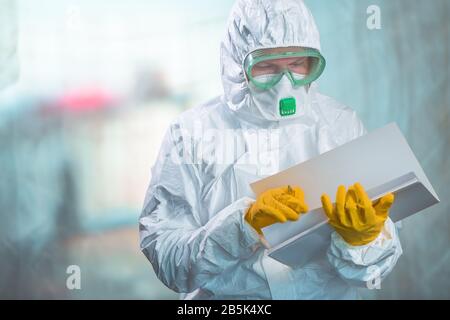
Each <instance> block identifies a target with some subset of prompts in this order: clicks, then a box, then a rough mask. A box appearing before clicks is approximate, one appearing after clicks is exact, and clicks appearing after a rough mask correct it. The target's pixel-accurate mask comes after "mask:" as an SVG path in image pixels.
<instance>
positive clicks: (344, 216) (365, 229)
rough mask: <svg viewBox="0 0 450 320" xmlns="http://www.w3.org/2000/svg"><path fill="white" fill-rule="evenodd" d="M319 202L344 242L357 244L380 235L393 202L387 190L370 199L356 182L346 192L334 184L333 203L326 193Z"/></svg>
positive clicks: (366, 242)
mask: <svg viewBox="0 0 450 320" xmlns="http://www.w3.org/2000/svg"><path fill="white" fill-rule="evenodd" d="M321 201H322V206H323V209H324V211H325V213H326V215H327V216H328V219H329V223H330V224H331V225H332V226H333V227H334V229H335V230H336V232H337V233H339V234H340V235H341V237H342V238H343V239H344V240H345V241H346V242H347V243H349V244H351V245H353V246H361V245H365V244H368V243H370V242H372V241H373V240H375V239H376V238H377V237H378V235H379V234H380V232H381V230H382V228H383V226H384V222H385V221H386V219H387V217H388V215H389V209H390V207H391V206H392V204H393V203H394V195H393V194H392V193H389V194H387V195H385V196H383V197H381V198H380V199H378V200H375V201H374V202H372V201H371V200H370V198H369V197H368V195H367V193H366V192H365V190H364V188H363V187H362V186H361V184H359V183H356V184H354V185H353V186H351V187H349V189H348V191H347V192H346V190H345V187H344V186H339V187H338V190H337V193H336V204H335V205H334V206H333V204H332V203H331V200H330V198H329V197H328V195H326V194H323V195H322V197H321Z"/></svg>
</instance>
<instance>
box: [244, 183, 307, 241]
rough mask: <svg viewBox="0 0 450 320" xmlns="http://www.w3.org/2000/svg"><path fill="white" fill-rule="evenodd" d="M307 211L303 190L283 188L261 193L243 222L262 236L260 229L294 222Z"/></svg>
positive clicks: (289, 187)
mask: <svg viewBox="0 0 450 320" xmlns="http://www.w3.org/2000/svg"><path fill="white" fill-rule="evenodd" d="M307 211H308V206H307V205H306V203H305V196H304V193H303V190H302V189H300V188H299V187H291V186H285V187H281V188H276V189H270V190H267V191H266V192H264V193H262V194H261V195H260V196H259V197H258V199H257V200H256V202H255V203H253V204H252V206H251V207H250V208H249V209H248V211H247V213H246V215H245V220H246V221H247V222H248V223H249V224H250V225H251V226H252V227H253V228H255V230H256V231H257V232H258V233H259V234H262V231H261V228H264V227H267V226H270V225H272V224H274V223H277V222H281V223H283V222H286V221H287V220H291V221H295V220H297V219H298V218H299V216H300V214H301V213H305V212H307Z"/></svg>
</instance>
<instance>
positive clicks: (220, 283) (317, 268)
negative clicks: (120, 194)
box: [140, 0, 402, 299]
mask: <svg viewBox="0 0 450 320" xmlns="http://www.w3.org/2000/svg"><path fill="white" fill-rule="evenodd" d="M287 46H304V47H312V48H316V49H320V44H319V34H318V31H317V28H316V26H315V23H314V20H313V18H312V15H311V13H310V12H309V10H308V9H307V8H306V7H305V5H304V4H303V2H302V1H299V0H278V1H274V0H239V1H237V3H236V4H235V6H234V7H233V9H232V12H231V16H230V20H229V23H228V30H227V33H226V36H225V39H224V41H223V42H222V45H221V64H222V65H221V67H222V68H221V70H222V80H223V86H224V95H223V96H222V97H218V98H215V99H213V100H211V101H209V102H207V103H206V104H204V105H201V106H199V107H196V108H193V109H191V110H189V111H187V112H185V113H183V114H181V115H180V116H179V117H178V118H177V119H176V120H175V121H174V122H173V123H172V125H171V126H170V128H169V129H168V131H167V133H166V136H165V138H164V141H163V143H162V147H161V150H160V153H159V156H158V159H157V161H156V164H155V165H154V167H153V168H152V178H151V182H150V185H149V188H148V191H147V194H146V197H145V202H144V206H143V210H142V214H141V217H140V238H141V250H142V251H143V253H144V254H145V255H146V257H147V258H148V259H149V261H150V262H151V263H152V265H153V268H154V270H155V272H156V275H157V276H158V278H159V279H160V280H161V281H162V282H163V283H164V284H165V285H166V286H168V287H169V288H171V289H173V290H175V291H176V292H180V293H183V297H184V298H186V299H271V298H273V299H352V298H357V297H358V295H357V290H356V288H357V287H366V285H367V283H371V282H372V283H373V282H377V281H378V280H380V281H381V280H382V279H384V278H385V277H386V275H387V274H388V273H389V272H390V271H391V270H392V268H393V267H394V265H395V264H396V261H397V259H398V258H399V256H400V255H401V253H402V249H401V245H400V242H399V239H398V235H397V231H396V228H395V226H394V224H393V223H392V221H391V220H389V219H388V220H387V222H386V225H385V228H384V230H383V232H382V233H381V234H380V236H379V237H378V238H377V239H376V240H375V241H373V242H372V243H370V244H368V245H365V246H361V247H352V246H349V245H347V244H346V243H345V242H344V241H343V239H342V238H341V237H340V236H339V235H338V234H337V233H333V235H332V237H331V239H330V246H329V248H328V250H327V252H323V253H319V254H318V255H317V257H316V258H315V259H313V260H312V261H310V262H309V263H308V264H306V265H305V266H303V267H301V268H296V269H293V268H289V267H287V266H284V265H282V264H281V263H278V262H277V261H275V260H273V259H271V258H269V257H268V256H267V255H266V250H265V249H264V247H263V246H262V245H261V243H260V240H259V237H258V235H257V233H256V231H255V230H254V229H253V228H252V227H251V226H250V225H248V224H247V223H246V222H245V220H244V215H245V213H246V211H247V209H248V207H249V205H250V203H251V202H252V201H254V200H255V199H254V194H253V193H252V191H251V189H250V187H249V183H251V182H253V181H255V180H258V179H260V178H262V177H265V176H267V175H270V174H273V173H276V172H278V171H280V170H283V169H286V168H288V167H290V166H292V165H295V164H297V163H300V162H303V161H306V160H308V159H310V158H312V157H314V156H317V155H319V154H321V153H323V152H326V151H328V150H330V149H333V148H335V147H337V146H339V145H341V144H344V143H346V142H348V141H350V140H352V139H355V138H357V137H359V136H361V135H363V134H364V133H365V129H364V127H363V125H362V123H361V121H360V120H359V119H358V117H357V116H356V114H355V112H354V111H353V110H351V109H350V108H348V107H345V106H343V105H341V104H339V103H337V102H336V101H334V100H333V99H331V98H329V97H326V96H324V95H321V94H320V93H318V92H317V87H316V86H315V85H313V86H312V88H311V89H312V90H311V91H312V102H311V104H310V108H309V109H308V110H307V112H306V113H305V114H304V115H302V116H301V117H299V118H295V119H292V120H286V121H272V122H271V121H268V120H265V119H263V118H262V117H261V116H260V115H259V114H257V113H256V112H255V110H252V109H251V107H249V105H250V104H249V99H250V96H249V91H248V87H247V83H246V81H245V77H244V71H243V69H242V62H243V59H244V57H245V55H246V54H247V53H249V52H250V51H252V50H255V49H258V48H268V47H287ZM205 130H206V131H205ZM205 132H207V133H205ZM211 132H212V134H211ZM230 135H231V136H232V139H231V140H230V139H229V138H230ZM255 136H256V137H257V140H255V139H254V138H255ZM211 137H213V138H211ZM230 141H232V142H233V143H234V145H233V148H230ZM261 145H264V147H263V148H257V147H260V146H261ZM205 146H206V147H205ZM255 146H256V147H255ZM200 149H202V152H199V150H200ZM230 150H234V152H231V151H230ZM199 154H200V156H199ZM218 154H222V155H223V154H225V155H226V157H225V158H226V159H225V160H224V159H222V160H223V161H218V160H217V158H215V157H214V156H213V155H215V156H217V155H218ZM255 159H257V160H255ZM298 184H299V185H300V186H301V185H302V184H301V181H299V183H298ZM307 192H308V190H305V193H306V194H307Z"/></svg>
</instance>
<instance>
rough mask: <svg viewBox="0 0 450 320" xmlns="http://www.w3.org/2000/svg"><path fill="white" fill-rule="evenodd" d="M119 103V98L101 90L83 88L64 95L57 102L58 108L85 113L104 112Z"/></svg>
mask: <svg viewBox="0 0 450 320" xmlns="http://www.w3.org/2000/svg"><path fill="white" fill-rule="evenodd" d="M117 103H118V99H117V97H115V96H114V95H112V94H110V93H108V92H106V91H105V90H103V89H101V88H81V89H76V90H71V91H68V92H66V93H65V94H63V95H62V96H61V98H60V99H58V100H57V101H56V106H57V107H58V108H61V109H64V110H67V111H72V112H83V111H95V110H103V109H106V108H109V107H113V106H114V105H117Z"/></svg>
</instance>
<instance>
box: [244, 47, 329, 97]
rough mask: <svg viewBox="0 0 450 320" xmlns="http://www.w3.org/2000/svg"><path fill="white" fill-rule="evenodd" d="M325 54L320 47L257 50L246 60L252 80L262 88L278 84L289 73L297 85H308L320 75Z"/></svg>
mask: <svg viewBox="0 0 450 320" xmlns="http://www.w3.org/2000/svg"><path fill="white" fill-rule="evenodd" d="M325 64H326V62H325V58H324V57H323V56H322V55H321V54H320V52H319V51H318V50H316V49H310V48H306V49H301V50H299V51H289V52H281V53H267V51H266V50H265V49H261V50H256V51H253V52H251V53H250V54H248V55H247V57H246V58H245V60H244V70H245V73H246V76H247V79H248V81H250V82H251V83H252V84H254V85H255V86H256V87H257V88H259V89H261V90H267V89H270V88H272V87H274V86H275V85H276V84H277V83H278V82H279V81H280V80H281V78H282V77H283V75H286V76H287V77H288V78H289V80H290V81H291V82H292V85H293V86H294V87H300V86H304V85H308V84H310V83H311V82H313V81H314V80H316V79H317V78H319V77H320V75H321V74H322V72H323V70H324V69H325Z"/></svg>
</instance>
